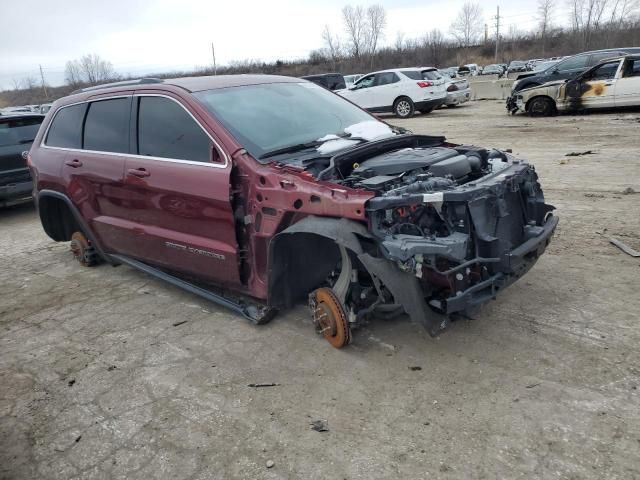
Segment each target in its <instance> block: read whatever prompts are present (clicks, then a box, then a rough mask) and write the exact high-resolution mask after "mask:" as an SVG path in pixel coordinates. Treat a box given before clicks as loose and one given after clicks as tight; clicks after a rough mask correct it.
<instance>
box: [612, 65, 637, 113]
mask: <svg viewBox="0 0 640 480" xmlns="http://www.w3.org/2000/svg"><path fill="white" fill-rule="evenodd" d="M615 95H616V107H634V106H638V105H640V59H638V58H628V59H625V60H624V65H623V67H622V69H621V72H620V77H619V78H618V80H617V82H616V86H615Z"/></svg>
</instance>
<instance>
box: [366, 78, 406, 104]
mask: <svg viewBox="0 0 640 480" xmlns="http://www.w3.org/2000/svg"><path fill="white" fill-rule="evenodd" d="M369 90H370V93H369V95H371V107H370V108H373V109H375V110H378V109H380V110H384V109H390V108H391V107H392V106H393V101H394V100H395V99H396V98H398V97H399V96H400V77H398V75H397V74H396V73H394V72H381V73H376V78H375V81H374V83H373V86H372V87H371V88H370V89H369Z"/></svg>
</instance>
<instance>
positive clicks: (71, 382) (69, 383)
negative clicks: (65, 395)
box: [67, 378, 76, 387]
mask: <svg viewBox="0 0 640 480" xmlns="http://www.w3.org/2000/svg"><path fill="white" fill-rule="evenodd" d="M74 383H76V379H75V378H72V379H71V380H69V381H68V382H67V385H69V386H70V387H73V384H74Z"/></svg>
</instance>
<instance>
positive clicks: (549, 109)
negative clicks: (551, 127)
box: [527, 97, 556, 117]
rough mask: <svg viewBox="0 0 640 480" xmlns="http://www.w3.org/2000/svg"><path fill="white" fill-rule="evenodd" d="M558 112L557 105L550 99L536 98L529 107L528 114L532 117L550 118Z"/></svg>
mask: <svg viewBox="0 0 640 480" xmlns="http://www.w3.org/2000/svg"><path fill="white" fill-rule="evenodd" d="M555 111H556V104H555V103H554V101H553V100H551V99H550V98H548V97H536V98H534V99H533V100H531V101H530V102H529V104H528V105H527V113H528V114H529V115H531V116H532V117H550V116H551V115H553V114H554V113H555Z"/></svg>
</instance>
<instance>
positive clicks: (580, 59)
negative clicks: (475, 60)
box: [511, 47, 640, 96]
mask: <svg viewBox="0 0 640 480" xmlns="http://www.w3.org/2000/svg"><path fill="white" fill-rule="evenodd" d="M631 53H640V48H637V47H636V48H611V49H608V50H594V51H592V52H584V53H579V54H578V55H574V56H572V57H567V58H565V59H563V60H561V61H560V62H558V63H556V64H555V65H552V66H550V67H549V68H547V69H546V70H542V71H540V72H528V73H523V74H521V75H518V77H517V78H516V81H515V82H513V87H512V90H511V95H512V96H513V94H514V93H516V92H519V91H520V90H524V89H525V88H531V87H538V86H540V85H542V84H543V83H547V82H553V81H556V80H565V79H568V78H573V77H575V76H576V75H579V74H581V73H583V72H586V71H587V70H588V69H589V68H591V67H593V66H594V65H596V64H597V63H599V62H600V61H602V60H605V59H607V58H611V57H619V56H621V55H625V54H631Z"/></svg>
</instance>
